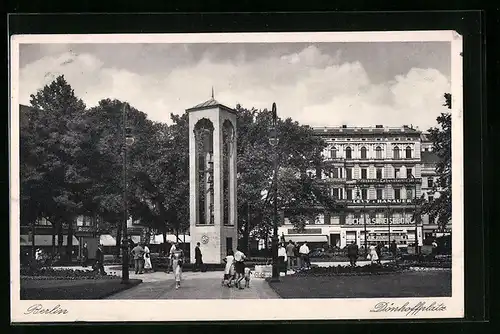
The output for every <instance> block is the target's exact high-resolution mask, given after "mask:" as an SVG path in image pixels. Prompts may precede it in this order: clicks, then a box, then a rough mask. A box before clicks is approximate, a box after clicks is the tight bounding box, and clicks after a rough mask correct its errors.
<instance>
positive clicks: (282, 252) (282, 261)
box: [278, 244, 287, 275]
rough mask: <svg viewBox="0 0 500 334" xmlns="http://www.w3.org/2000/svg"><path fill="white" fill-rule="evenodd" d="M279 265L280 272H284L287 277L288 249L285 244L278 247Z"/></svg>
mask: <svg viewBox="0 0 500 334" xmlns="http://www.w3.org/2000/svg"><path fill="white" fill-rule="evenodd" d="M278 263H279V266H278V268H279V271H280V272H281V271H284V272H285V275H286V267H287V258H286V249H285V245H284V244H280V245H279V247H278Z"/></svg>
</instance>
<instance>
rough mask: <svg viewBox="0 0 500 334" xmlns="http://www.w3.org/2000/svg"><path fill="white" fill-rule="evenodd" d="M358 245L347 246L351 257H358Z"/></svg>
mask: <svg viewBox="0 0 500 334" xmlns="http://www.w3.org/2000/svg"><path fill="white" fill-rule="evenodd" d="M358 250H359V249H358V245H356V244H354V245H353V244H351V245H349V246H347V254H348V255H350V256H357V255H358Z"/></svg>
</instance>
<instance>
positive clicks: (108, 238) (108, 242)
mask: <svg viewBox="0 0 500 334" xmlns="http://www.w3.org/2000/svg"><path fill="white" fill-rule="evenodd" d="M99 242H100V243H101V245H103V246H116V239H115V238H114V237H113V236H112V235H111V234H103V235H101V236H100V238H99Z"/></svg>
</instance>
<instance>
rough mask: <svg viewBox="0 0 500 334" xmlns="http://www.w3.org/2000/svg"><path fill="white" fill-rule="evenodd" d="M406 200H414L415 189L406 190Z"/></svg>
mask: <svg viewBox="0 0 500 334" xmlns="http://www.w3.org/2000/svg"><path fill="white" fill-rule="evenodd" d="M406 198H407V199H413V189H406Z"/></svg>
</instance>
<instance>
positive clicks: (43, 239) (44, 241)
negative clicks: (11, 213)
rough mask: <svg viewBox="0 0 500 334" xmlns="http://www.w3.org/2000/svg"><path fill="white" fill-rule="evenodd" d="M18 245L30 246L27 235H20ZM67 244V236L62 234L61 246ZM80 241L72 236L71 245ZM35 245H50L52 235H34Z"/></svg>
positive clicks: (76, 244)
mask: <svg viewBox="0 0 500 334" xmlns="http://www.w3.org/2000/svg"><path fill="white" fill-rule="evenodd" d="M20 237H21V238H20V240H19V242H20V246H31V240H30V238H29V236H28V235H21V236H20ZM57 239H58V236H57V235H56V246H57V245H58V242H57ZM66 245H68V236H67V235H64V236H63V246H66ZM78 245H80V243H79V242H78V239H77V238H75V236H73V246H78ZM35 246H52V235H50V234H49V235H35Z"/></svg>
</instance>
